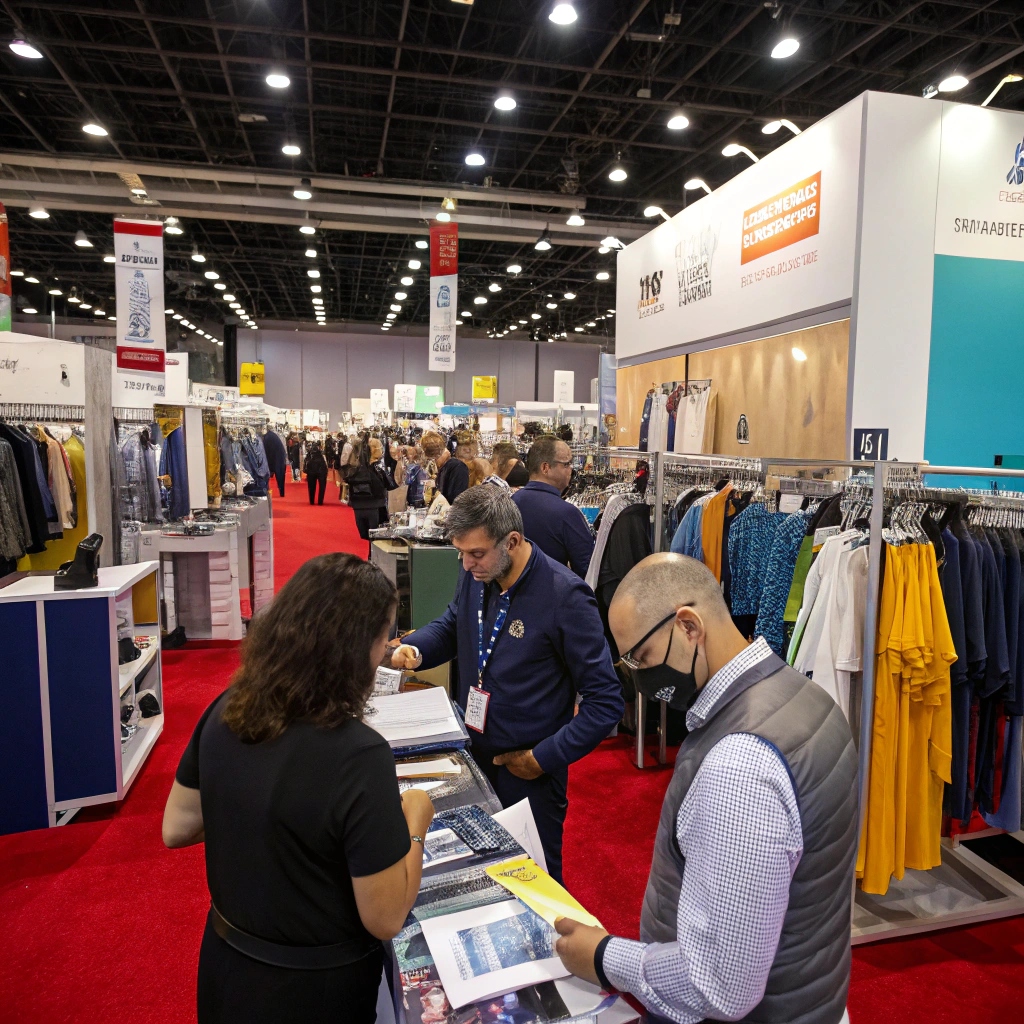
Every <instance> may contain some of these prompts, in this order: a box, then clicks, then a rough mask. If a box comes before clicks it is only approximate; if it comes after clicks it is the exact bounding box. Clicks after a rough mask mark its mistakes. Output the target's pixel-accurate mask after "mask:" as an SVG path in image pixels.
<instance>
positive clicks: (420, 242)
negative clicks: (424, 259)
mask: <svg viewBox="0 0 1024 1024" xmlns="http://www.w3.org/2000/svg"><path fill="white" fill-rule="evenodd" d="M415 244H416V248H417V249H427V248H429V247H430V243H429V242H427V241H425V240H424V239H422V238H417V239H416V243H415Z"/></svg>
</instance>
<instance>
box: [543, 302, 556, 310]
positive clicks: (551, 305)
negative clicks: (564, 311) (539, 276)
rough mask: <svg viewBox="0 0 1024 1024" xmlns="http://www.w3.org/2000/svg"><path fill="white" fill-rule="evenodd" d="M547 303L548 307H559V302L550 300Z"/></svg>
mask: <svg viewBox="0 0 1024 1024" xmlns="http://www.w3.org/2000/svg"><path fill="white" fill-rule="evenodd" d="M546 305H547V307H548V309H558V303H557V302H548V303H546Z"/></svg>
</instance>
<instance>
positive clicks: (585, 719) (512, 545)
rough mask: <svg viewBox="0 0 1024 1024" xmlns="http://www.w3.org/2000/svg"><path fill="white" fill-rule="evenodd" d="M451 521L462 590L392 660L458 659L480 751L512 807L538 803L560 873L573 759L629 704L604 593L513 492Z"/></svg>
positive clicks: (469, 500) (487, 493) (472, 505)
mask: <svg viewBox="0 0 1024 1024" xmlns="http://www.w3.org/2000/svg"><path fill="white" fill-rule="evenodd" d="M446 523H447V526H448V530H449V533H450V535H451V539H452V543H453V544H454V545H455V547H456V548H457V549H458V551H459V555H460V557H461V559H462V569H463V571H462V572H461V573H460V575H459V581H458V584H457V585H456V588H455V597H454V598H453V599H452V602H451V604H450V605H449V606H448V609H447V611H446V612H445V613H444V615H442V616H441V618H439V619H437V620H435V621H434V622H431V623H430V624H429V625H426V626H423V627H422V628H421V629H418V630H416V632H415V633H412V634H410V635H409V636H407V637H405V643H403V644H402V645H401V646H400V647H398V648H397V650H396V651H395V653H394V654H393V655H392V659H391V663H392V665H394V666H395V667H396V668H403V669H413V668H418V667H420V666H421V665H422V666H424V667H426V668H432V667H434V666H435V665H442V664H444V663H445V662H446V661H451V659H452V658H455V657H456V656H457V657H458V666H459V678H458V680H457V681H456V684H455V696H456V698H457V700H458V703H459V704H460V705H461V706H462V707H463V708H464V709H465V711H466V725H467V727H468V728H469V729H470V730H471V732H470V735H471V736H472V737H473V756H474V758H475V759H476V761H477V763H478V764H479V765H480V768H481V769H482V771H483V772H484V774H485V775H487V777H488V779H490V781H491V784H492V785H493V786H494V789H495V792H496V793H497V795H498V799H499V800H500V801H501V803H502V805H503V806H505V807H509V806H511V805H512V804H514V803H517V802H518V801H520V800H522V799H523V798H524V797H527V798H528V799H529V801H530V806H531V808H532V809H533V815H534V818H535V819H536V822H537V830H538V832H539V833H540V838H541V842H542V843H543V846H544V856H545V858H546V859H547V864H548V870H549V871H550V873H551V874H552V875H553V876H554V877H555V878H558V879H561V875H562V826H563V823H564V821H565V813H566V808H567V806H568V799H567V795H566V783H567V780H568V771H569V765H570V764H572V762H573V761H578V760H579V759H580V758H581V757H584V756H585V755H586V754H588V753H590V751H591V750H593V749H594V748H595V747H596V746H597V745H598V743H600V742H601V740H603V739H604V738H605V737H606V736H607V735H608V734H609V732H610V731H611V729H612V727H613V726H614V725H615V724H616V723H617V722H618V721H619V719H620V718H621V716H622V711H623V702H622V687H621V686H620V684H619V680H618V678H617V677H616V675H615V670H614V669H613V668H612V660H611V655H610V654H609V652H608V644H607V643H606V641H605V638H604V630H603V628H602V625H601V616H600V615H599V614H598V610H597V601H596V599H595V597H594V594H593V592H592V591H591V589H590V588H589V587H588V586H587V585H586V584H585V583H584V582H583V581H582V580H581V579H580V578H579V577H578V576H576V575H575V574H574V573H573V572H571V571H570V570H569V569H567V568H566V567H565V566H563V565H559V564H558V563H557V562H555V561H553V560H552V559H550V558H548V556H547V555H545V554H544V552H543V551H542V550H541V549H540V548H539V547H538V546H537V545H535V544H531V543H530V542H529V541H528V540H526V538H525V537H524V536H523V520H522V516H521V515H520V514H519V509H518V508H517V507H516V504H515V502H514V501H513V500H512V498H511V497H510V496H509V494H508V492H507V491H506V490H505V489H504V488H501V487H495V486H490V485H485V486H483V487H474V488H473V489H472V490H469V491H466V492H465V493H464V494H461V495H460V496H459V497H458V498H457V499H456V500H455V503H454V504H453V505H452V507H451V508H450V509H449V511H448V517H447V520H446ZM577 697H578V698H579V709H578V713H577V705H576V700H577Z"/></svg>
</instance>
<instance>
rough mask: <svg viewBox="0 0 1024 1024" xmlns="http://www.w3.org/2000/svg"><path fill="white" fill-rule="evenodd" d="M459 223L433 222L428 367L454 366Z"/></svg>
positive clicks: (448, 369)
mask: <svg viewBox="0 0 1024 1024" xmlns="http://www.w3.org/2000/svg"><path fill="white" fill-rule="evenodd" d="M458 304H459V226H458V224H431V225H430V334H429V345H430V350H429V354H428V357H427V369H428V370H440V371H442V372H443V373H451V372H452V371H453V370H454V369H455V312H456V310H457V309H458V308H459V305H458Z"/></svg>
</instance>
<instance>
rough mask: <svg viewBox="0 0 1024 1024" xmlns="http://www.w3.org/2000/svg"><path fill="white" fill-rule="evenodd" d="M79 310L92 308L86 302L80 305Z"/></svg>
mask: <svg viewBox="0 0 1024 1024" xmlns="http://www.w3.org/2000/svg"><path fill="white" fill-rule="evenodd" d="M79 308H80V309H92V306H90V305H89V303H88V302H83V303H82V305H81V306H80V307H79Z"/></svg>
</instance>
